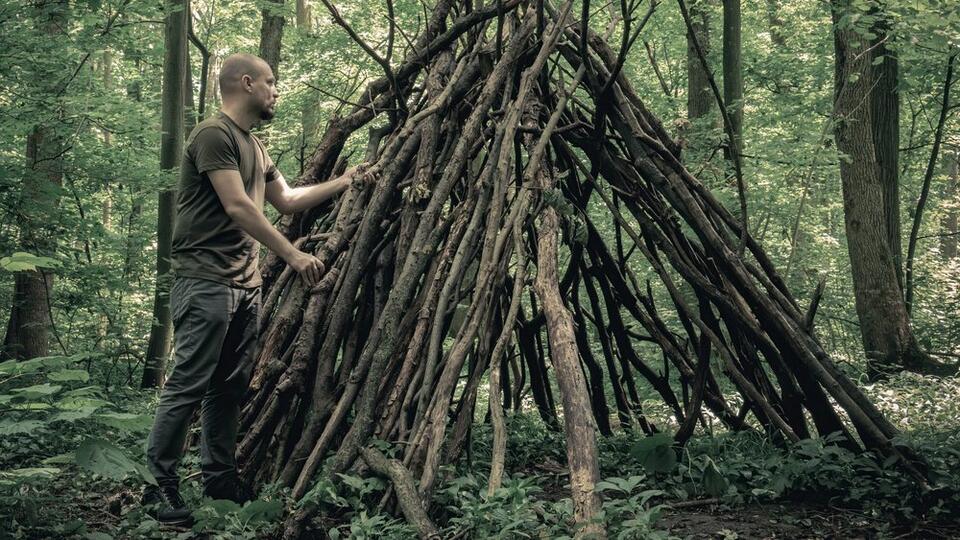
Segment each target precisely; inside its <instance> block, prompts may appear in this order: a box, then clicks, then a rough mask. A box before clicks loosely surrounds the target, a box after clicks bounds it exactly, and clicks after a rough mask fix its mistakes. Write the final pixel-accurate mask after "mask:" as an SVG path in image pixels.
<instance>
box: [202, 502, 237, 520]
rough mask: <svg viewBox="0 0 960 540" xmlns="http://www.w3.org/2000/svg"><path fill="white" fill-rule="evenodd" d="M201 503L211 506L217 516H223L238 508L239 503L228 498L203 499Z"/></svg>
mask: <svg viewBox="0 0 960 540" xmlns="http://www.w3.org/2000/svg"><path fill="white" fill-rule="evenodd" d="M203 505H204V506H206V507H209V508H212V509H213V511H214V512H216V514H217V515H218V516H225V515H227V514H230V513H233V512H237V511H239V510H240V505H239V504H237V503H235V502H233V501H231V500H229V499H205V500H204V503H203Z"/></svg>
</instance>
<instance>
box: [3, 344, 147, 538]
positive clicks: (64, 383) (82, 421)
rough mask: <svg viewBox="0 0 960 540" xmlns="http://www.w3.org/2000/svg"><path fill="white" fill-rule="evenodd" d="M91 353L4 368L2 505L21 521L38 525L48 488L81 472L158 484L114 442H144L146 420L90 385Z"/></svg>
mask: <svg viewBox="0 0 960 540" xmlns="http://www.w3.org/2000/svg"><path fill="white" fill-rule="evenodd" d="M96 359H97V356H96V355H94V354H90V353H81V354H75V355H71V356H48V357H42V358H34V359H31V360H26V361H22V362H18V361H16V360H9V361H6V362H2V363H0V501H3V503H4V504H2V505H0V508H3V509H4V511H2V512H0V513H3V514H6V513H7V512H10V513H12V514H13V516H12V517H13V519H14V521H15V522H16V523H19V524H22V525H31V524H35V521H34V520H35V518H36V513H37V512H36V511H37V509H38V505H39V504H40V503H42V502H43V500H44V499H42V498H41V497H40V493H41V490H42V489H43V486H44V484H46V483H48V482H50V481H52V480H54V479H56V478H58V477H60V476H61V475H62V474H63V473H64V470H65V469H66V468H67V467H70V466H74V465H76V466H79V467H81V468H82V469H84V470H85V471H87V472H89V473H92V474H94V475H98V476H100V477H104V478H108V479H112V480H123V479H125V478H128V477H130V476H133V477H138V478H141V479H143V480H144V481H147V482H151V483H155V482H156V480H154V478H153V476H152V475H151V474H150V473H149V471H148V470H147V469H146V467H145V466H144V465H143V464H141V463H139V462H138V461H135V460H133V459H131V458H130V457H128V456H127V454H126V452H125V451H124V450H123V449H122V448H121V447H120V446H118V445H117V444H116V443H115V442H111V441H110V440H107V438H106V437H109V438H111V439H113V440H122V439H125V438H131V437H138V438H139V437H141V436H142V433H143V432H145V431H146V430H147V429H148V428H149V426H150V418H149V417H148V416H146V415H139V414H133V413H128V412H122V411H120V410H119V408H118V407H117V406H116V405H115V404H114V403H112V402H110V401H107V400H106V399H105V398H104V392H103V390H102V389H101V388H100V387H99V386H96V385H90V384H88V383H89V382H90V374H89V372H88V369H87V368H86V367H87V366H89V365H90V363H91V362H93V361H94V360H96Z"/></svg>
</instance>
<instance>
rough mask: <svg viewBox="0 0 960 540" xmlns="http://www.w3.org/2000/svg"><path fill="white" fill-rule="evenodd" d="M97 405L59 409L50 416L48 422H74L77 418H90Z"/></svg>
mask: <svg viewBox="0 0 960 540" xmlns="http://www.w3.org/2000/svg"><path fill="white" fill-rule="evenodd" d="M97 408H98V407H91V406H87V407H82V408H80V409H77V410H75V411H60V412H58V413H57V414H55V415H53V416H51V417H50V420H49V421H50V422H76V421H77V420H83V419H84V418H90V415H91V414H93V413H94V412H95V411H96V410H97Z"/></svg>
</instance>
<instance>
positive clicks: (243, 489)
mask: <svg viewBox="0 0 960 540" xmlns="http://www.w3.org/2000/svg"><path fill="white" fill-rule="evenodd" d="M203 496H204V497H210V498H211V499H226V500H228V501H233V502H235V503H237V504H240V505H242V504H244V503H247V502H250V501H252V500H253V499H255V498H256V497H255V496H254V494H253V490H252V489H250V486H248V485H247V484H246V483H244V482H242V481H241V480H239V479H238V478H230V479H227V480H222V481H220V482H216V484H212V485H209V486H204V488H203Z"/></svg>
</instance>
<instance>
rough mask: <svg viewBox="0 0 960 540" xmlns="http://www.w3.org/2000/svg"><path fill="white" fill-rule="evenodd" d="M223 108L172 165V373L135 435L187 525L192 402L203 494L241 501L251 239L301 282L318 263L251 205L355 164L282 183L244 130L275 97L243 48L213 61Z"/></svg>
mask: <svg viewBox="0 0 960 540" xmlns="http://www.w3.org/2000/svg"><path fill="white" fill-rule="evenodd" d="M220 91H221V94H222V97H223V106H222V107H221V109H220V111H218V112H217V114H216V115H215V116H214V117H213V118H209V119H207V120H204V121H203V122H200V123H199V124H198V125H197V127H196V128H194V130H193V131H192V132H191V133H190V136H189V138H188V139H187V143H186V147H185V149H184V153H183V160H182V163H181V166H180V182H179V190H178V193H177V219H176V226H175V228H174V234H173V257H172V259H173V260H172V262H173V268H174V275H175V279H174V282H173V285H172V287H171V289H170V311H171V314H172V318H173V327H174V345H175V349H174V357H175V360H176V362H175V365H174V367H173V373H172V374H171V375H170V377H169V379H167V382H166V385H165V386H164V387H163V391H162V393H161V395H160V403H159V405H158V406H157V411H156V417H155V420H154V424H153V429H152V430H151V432H150V436H149V438H148V440H147V465H148V468H149V470H150V472H151V473H153V476H154V477H156V479H157V484H158V485H157V486H152V485H151V486H147V487H146V488H145V490H144V495H143V502H144V504H150V505H155V506H153V508H154V509H155V512H156V517H157V519H158V520H159V521H161V522H162V523H164V524H172V525H187V524H189V522H190V521H191V519H190V510H189V509H188V508H187V506H186V504H184V501H183V499H182V497H181V496H180V493H179V489H178V486H179V478H178V476H177V471H176V468H177V463H178V462H179V461H180V458H181V454H182V452H183V447H184V441H185V438H186V435H187V429H188V427H189V423H190V417H191V415H192V412H193V410H194V409H195V407H196V406H197V405H198V404H199V405H200V406H201V409H200V411H201V439H200V454H201V469H202V474H203V491H204V495H206V496H209V497H212V498H217V499H230V500H233V501H234V502H238V503H243V502H245V501H247V500H249V499H250V498H251V497H252V495H251V493H250V492H249V490H248V489H245V488H244V487H243V486H241V483H240V482H239V481H238V477H237V466H236V460H235V458H234V452H235V450H236V438H237V419H238V416H239V410H240V406H239V404H240V400H241V399H242V398H243V395H244V393H245V392H246V390H247V385H248V383H249V379H250V373H251V370H252V365H253V353H254V349H255V344H256V341H257V337H258V336H257V318H258V312H259V309H260V284H261V277H260V271H259V268H258V266H259V264H258V260H257V256H258V251H259V245H258V243H262V244H264V245H266V246H267V248H268V249H270V250H271V251H273V252H274V253H276V254H277V255H279V256H280V257H281V258H283V260H285V261H286V262H287V264H288V265H289V266H290V267H291V268H293V269H294V270H295V271H296V272H298V273H299V274H300V277H301V278H302V279H303V280H304V281H305V282H306V283H307V284H308V285H314V284H316V283H317V282H318V281H319V280H320V277H321V274H322V273H323V270H324V268H323V264H322V263H321V262H320V260H319V259H317V258H315V257H313V256H312V255H310V254H307V253H304V252H301V251H299V250H298V249H297V248H295V247H294V246H293V245H292V244H291V243H290V242H289V241H288V240H287V239H286V238H285V237H284V236H283V235H282V234H280V233H279V232H278V231H277V230H276V229H275V228H274V227H273V226H272V225H271V224H270V222H269V221H268V220H267V218H266V217H265V216H264V214H263V201H264V199H266V200H267V201H269V202H270V204H272V205H273V206H274V207H275V208H276V209H277V210H279V211H280V212H281V213H284V214H290V213H294V212H300V211H303V210H307V209H309V208H311V207H313V206H315V205H317V204H319V203H321V202H323V201H325V200H327V199H329V198H330V197H333V196H335V195H337V194H339V193H340V192H342V191H343V190H345V189H346V188H347V187H348V186H349V185H350V183H351V181H352V178H353V176H354V175H356V174H357V172H358V168H356V167H354V168H352V169H350V170H348V171H347V173H346V174H344V175H343V176H341V177H339V178H337V179H335V180H332V181H329V182H324V183H320V184H315V185H311V186H305V187H297V188H291V187H289V186H288V185H287V183H286V181H285V180H284V178H283V176H282V175H281V174H280V172H279V171H277V168H276V166H275V165H274V163H273V161H272V160H271V159H270V156H269V155H267V152H266V149H265V148H264V146H263V144H262V143H261V142H260V140H259V139H257V137H256V135H254V134H253V133H251V132H250V130H251V128H252V127H253V126H255V125H256V124H258V123H259V122H261V121H267V120H270V119H272V118H273V115H274V107H275V106H276V103H277V97H278V96H279V94H278V92H277V87H276V80H275V79H274V76H273V72H272V70H271V69H270V66H269V65H267V63H266V62H264V61H263V60H262V59H260V58H258V57H256V56H253V55H249V54H235V55H232V56H229V57H227V59H226V60H224V62H223V67H222V68H221V70H220Z"/></svg>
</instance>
